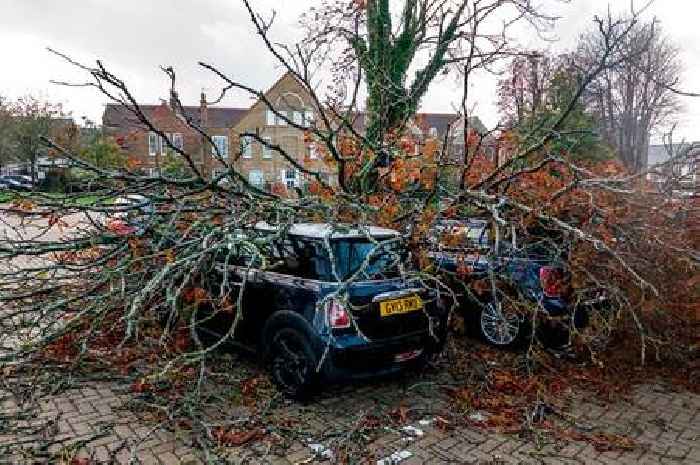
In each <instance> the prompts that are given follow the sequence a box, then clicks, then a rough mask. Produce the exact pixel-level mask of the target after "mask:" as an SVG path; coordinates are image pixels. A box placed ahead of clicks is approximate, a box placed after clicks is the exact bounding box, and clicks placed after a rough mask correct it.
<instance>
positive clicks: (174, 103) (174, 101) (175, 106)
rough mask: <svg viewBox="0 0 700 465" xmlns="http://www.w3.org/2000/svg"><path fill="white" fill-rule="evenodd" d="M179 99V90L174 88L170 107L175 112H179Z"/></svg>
mask: <svg viewBox="0 0 700 465" xmlns="http://www.w3.org/2000/svg"><path fill="white" fill-rule="evenodd" d="M177 100H178V98H177V91H176V90H174V89H173V90H171V91H170V109H171V110H172V111H174V112H177V110H178V107H179V106H178V104H177Z"/></svg>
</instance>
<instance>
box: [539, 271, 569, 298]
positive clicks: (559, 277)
mask: <svg viewBox="0 0 700 465" xmlns="http://www.w3.org/2000/svg"><path fill="white" fill-rule="evenodd" d="M540 285H541V286H542V291H543V292H544V295H545V296H547V297H561V296H562V294H563V293H564V292H565V291H566V288H567V286H566V282H565V279H564V270H562V269H561V268H554V267H552V266H543V267H542V268H540Z"/></svg>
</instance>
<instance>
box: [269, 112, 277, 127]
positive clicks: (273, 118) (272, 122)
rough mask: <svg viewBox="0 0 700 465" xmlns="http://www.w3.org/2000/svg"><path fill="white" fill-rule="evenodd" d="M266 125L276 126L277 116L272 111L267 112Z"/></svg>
mask: <svg viewBox="0 0 700 465" xmlns="http://www.w3.org/2000/svg"><path fill="white" fill-rule="evenodd" d="M267 125H268V126H276V125H277V115H276V114H275V112H274V111H272V110H267Z"/></svg>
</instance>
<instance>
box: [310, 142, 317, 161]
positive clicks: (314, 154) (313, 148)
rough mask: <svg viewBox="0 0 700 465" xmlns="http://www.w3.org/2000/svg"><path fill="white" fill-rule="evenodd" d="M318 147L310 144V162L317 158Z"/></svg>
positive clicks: (312, 143)
mask: <svg viewBox="0 0 700 465" xmlns="http://www.w3.org/2000/svg"><path fill="white" fill-rule="evenodd" d="M318 155H319V153H318V145H317V144H316V142H311V143H310V144H309V158H310V159H312V160H317V159H318V158H319V156H318Z"/></svg>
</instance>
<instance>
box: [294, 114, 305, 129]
mask: <svg viewBox="0 0 700 465" xmlns="http://www.w3.org/2000/svg"><path fill="white" fill-rule="evenodd" d="M292 113H293V115H294V117H293V119H292V121H294V124H296V125H297V126H303V125H304V112H303V111H294V112H292Z"/></svg>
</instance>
